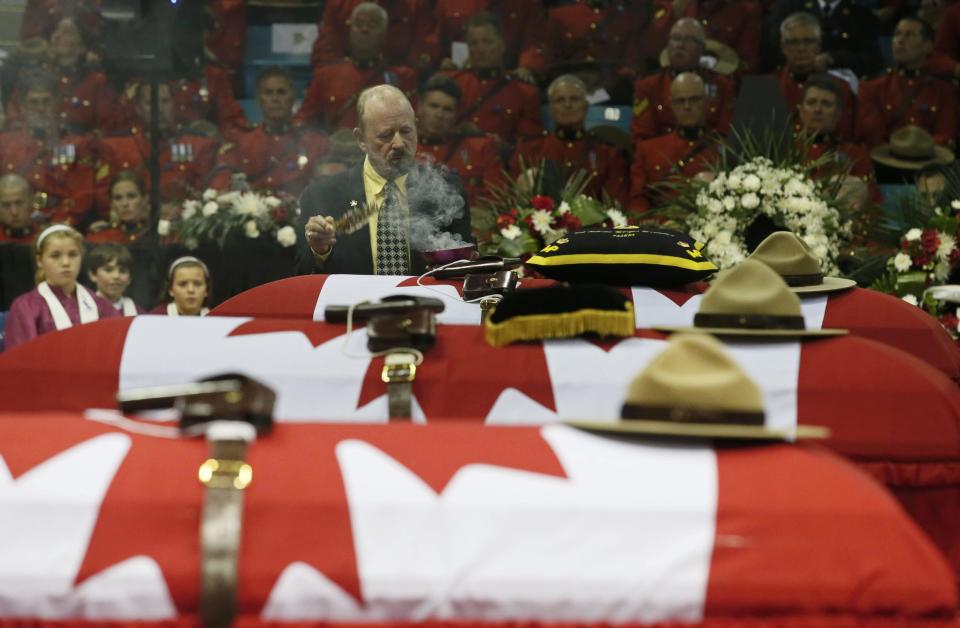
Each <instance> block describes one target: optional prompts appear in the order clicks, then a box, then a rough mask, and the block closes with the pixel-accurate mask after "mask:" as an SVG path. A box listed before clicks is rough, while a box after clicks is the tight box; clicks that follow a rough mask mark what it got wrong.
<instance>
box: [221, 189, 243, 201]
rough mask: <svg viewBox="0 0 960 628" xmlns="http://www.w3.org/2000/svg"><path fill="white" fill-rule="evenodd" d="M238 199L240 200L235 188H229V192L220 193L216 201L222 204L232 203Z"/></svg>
mask: <svg viewBox="0 0 960 628" xmlns="http://www.w3.org/2000/svg"><path fill="white" fill-rule="evenodd" d="M239 200H240V192H237V191H236V190H231V191H230V192H227V193H225V194H221V195H220V196H218V197H217V202H218V203H222V204H224V205H233V204H234V203H236V202H237V201H239Z"/></svg>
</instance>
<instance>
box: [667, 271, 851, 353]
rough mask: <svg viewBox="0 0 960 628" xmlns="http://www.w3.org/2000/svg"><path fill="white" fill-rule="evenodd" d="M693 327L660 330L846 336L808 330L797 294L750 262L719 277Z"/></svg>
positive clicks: (840, 332)
mask: <svg viewBox="0 0 960 628" xmlns="http://www.w3.org/2000/svg"><path fill="white" fill-rule="evenodd" d="M693 325H694V326H693V327H657V329H661V330H664V331H699V332H705V333H709V334H717V335H721V336H748V337H756V338H762V337H772V338H808V337H809V338H817V337H826V336H841V335H844V334H846V333H847V331H846V330H845V329H806V327H805V324H804V320H803V312H802V310H801V309H800V299H799V298H798V297H797V295H796V294H794V293H793V292H791V291H790V288H789V287H788V286H787V284H786V282H784V281H783V279H781V278H780V275H778V274H777V273H776V272H775V271H774V270H773V269H772V268H770V267H769V266H767V265H766V264H764V263H763V262H758V261H757V260H751V259H748V260H744V261H743V262H740V263H739V264H737V265H736V266H734V267H733V268H730V269H727V270H725V271H723V272H721V273H720V274H719V275H717V279H716V280H715V281H714V282H713V285H712V286H710V288H709V289H708V290H707V291H706V292H705V293H704V295H703V299H702V300H701V301H700V309H699V310H697V314H696V316H694V318H693Z"/></svg>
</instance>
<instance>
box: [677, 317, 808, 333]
mask: <svg viewBox="0 0 960 628" xmlns="http://www.w3.org/2000/svg"><path fill="white" fill-rule="evenodd" d="M693 326H694V327H727V328H731V329H801V330H802V329H806V327H805V326H804V323H803V316H773V315H769V314H702V313H697V314H696V315H695V316H694V317H693Z"/></svg>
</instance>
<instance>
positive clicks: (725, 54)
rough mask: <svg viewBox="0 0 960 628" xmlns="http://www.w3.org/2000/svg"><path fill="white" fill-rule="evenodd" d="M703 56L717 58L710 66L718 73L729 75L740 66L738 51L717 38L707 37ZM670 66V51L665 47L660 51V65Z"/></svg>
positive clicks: (663, 66) (662, 66)
mask: <svg viewBox="0 0 960 628" xmlns="http://www.w3.org/2000/svg"><path fill="white" fill-rule="evenodd" d="M703 52H704V54H703V56H702V57H701V58H703V57H713V58H714V59H716V62H715V63H714V65H713V67H712V68H708V69H710V70H712V71H713V72H716V73H717V74H722V75H724V76H729V75H731V74H733V73H734V72H736V71H737V68H739V67H740V56H739V55H737V51H736V50H734V49H733V48H731V47H730V46H728V45H726V44H725V43H723V42H721V41H719V40H717V39H707V41H706V44H704V47H703ZM669 66H670V53H669V51H668V50H667V49H666V48H664V49H663V50H661V51H660V67H661V68H666V67H669Z"/></svg>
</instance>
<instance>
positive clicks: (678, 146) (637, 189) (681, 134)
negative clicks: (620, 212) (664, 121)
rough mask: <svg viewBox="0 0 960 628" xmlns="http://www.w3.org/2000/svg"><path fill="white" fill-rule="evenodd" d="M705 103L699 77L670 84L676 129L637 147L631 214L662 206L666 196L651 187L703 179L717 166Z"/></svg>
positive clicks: (681, 78) (685, 76)
mask: <svg viewBox="0 0 960 628" xmlns="http://www.w3.org/2000/svg"><path fill="white" fill-rule="evenodd" d="M706 101H707V95H706V88H705V86H704V84H703V79H702V78H700V76H699V75H698V74H694V73H693V72H684V73H682V74H678V75H677V78H675V79H674V80H673V84H672V86H671V89H670V107H671V108H672V109H673V115H674V116H676V120H677V129H676V130H675V131H674V132H672V133H668V134H667V135H663V136H660V137H656V138H653V139H649V140H641V141H640V142H639V143H637V145H636V148H635V149H634V151H633V165H632V167H631V169H630V202H629V205H628V208H629V209H630V210H632V211H635V212H643V211H646V210H647V209H650V208H651V207H656V206H657V205H659V204H661V203H662V202H663V200H664V195H665V194H666V193H665V192H663V191H660V190H657V189H656V188H655V187H652V186H653V185H654V184H657V183H661V182H664V181H667V180H669V179H671V178H674V177H687V178H689V177H696V176H706V174H707V171H708V170H709V168H710V167H711V165H712V164H714V163H716V161H717V159H718V158H719V148H718V146H719V144H718V141H719V139H720V137H719V135H717V133H716V132H715V131H713V130H711V129H709V128H707V127H706V126H705V125H704V121H705V119H706Z"/></svg>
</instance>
